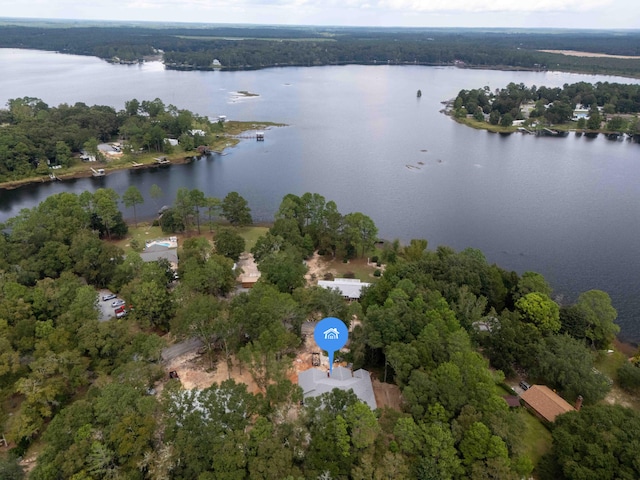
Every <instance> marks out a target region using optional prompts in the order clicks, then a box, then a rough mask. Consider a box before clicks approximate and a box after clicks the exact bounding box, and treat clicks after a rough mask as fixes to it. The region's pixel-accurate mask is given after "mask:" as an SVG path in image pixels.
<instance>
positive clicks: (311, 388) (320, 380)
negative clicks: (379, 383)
mask: <svg viewBox="0 0 640 480" xmlns="http://www.w3.org/2000/svg"><path fill="white" fill-rule="evenodd" d="M298 385H300V388H302V392H303V395H304V398H309V397H317V396H319V395H322V394H323V393H328V392H330V391H332V390H333V389H334V388H339V389H340V390H345V391H348V390H353V393H355V395H356V396H357V397H358V398H359V399H360V400H361V401H362V402H364V403H366V404H367V405H369V407H370V408H371V409H372V410H375V409H376V408H377V407H378V405H377V403H376V397H375V395H374V394H373V385H372V383H371V374H370V373H369V372H367V371H366V370H362V369H360V370H356V371H355V372H354V371H352V370H351V369H350V368H346V367H335V368H334V369H333V373H331V374H330V373H329V371H328V370H322V369H320V368H310V369H309V370H305V371H304V372H300V373H299V374H298Z"/></svg>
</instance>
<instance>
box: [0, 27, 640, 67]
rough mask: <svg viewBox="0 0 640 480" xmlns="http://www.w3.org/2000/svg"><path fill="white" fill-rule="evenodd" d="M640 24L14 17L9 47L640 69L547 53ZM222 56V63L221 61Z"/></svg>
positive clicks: (629, 52)
mask: <svg viewBox="0 0 640 480" xmlns="http://www.w3.org/2000/svg"><path fill="white" fill-rule="evenodd" d="M638 45H640V33H638V32H637V31H632V30H629V31H615V32H613V31H611V32H607V31H589V30H559V31H550V32H547V31H544V30H509V29H492V30H487V29H446V28H442V29H435V28H370V27H360V28H356V27H319V26H316V27H311V26H309V27H300V26H277V27H276V26H242V25H238V26H215V25H196V26H192V27H188V26H177V25H167V24H153V23H138V24H122V23H109V22H103V23H95V24H86V25H85V24H83V23H82V22H80V23H75V24H73V25H69V24H66V23H64V22H55V23H53V24H51V25H42V22H40V23H35V24H34V23H29V22H27V21H18V20H13V21H8V20H5V22H4V24H3V25H0V47H5V48H29V49H38V50H52V51H57V52H63V53H71V54H76V55H93V56H97V57H100V58H103V59H106V60H109V61H115V62H138V61H142V60H143V59H144V58H145V57H148V56H153V55H155V56H159V55H161V56H162V58H163V60H164V63H165V65H166V66H167V67H168V68H175V69H205V70H207V69H213V68H221V69H223V70H224V69H247V68H266V67H273V66H316V65H344V64H368V65H370V64H384V65H386V64H392V65H409V64H411V65H414V64H417V65H456V66H459V67H471V68H478V67H481V68H501V69H525V70H559V71H569V72H584V73H593V74H595V73H598V74H609V75H622V76H629V77H638V76H640V60H639V59H633V58H631V59H628V58H615V57H599V58H593V57H590V58H585V57H577V56H568V55H561V54H557V53H548V52H543V51H542V50H574V51H582V52H593V53H602V54H608V55H614V56H615V55H617V56H623V55H624V56H640V47H638ZM214 60H218V62H219V64H214Z"/></svg>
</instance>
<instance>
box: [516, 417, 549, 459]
mask: <svg viewBox="0 0 640 480" xmlns="http://www.w3.org/2000/svg"><path fill="white" fill-rule="evenodd" d="M518 415H520V418H521V420H522V423H523V424H524V426H525V429H524V432H522V444H523V445H524V446H525V453H526V455H527V456H528V457H529V458H530V459H531V461H532V462H533V464H534V465H537V464H538V462H539V461H540V458H542V456H543V455H544V454H545V453H547V452H548V451H549V450H550V449H551V432H550V431H549V430H547V428H546V427H545V426H544V425H542V422H540V420H538V419H537V418H536V417H535V416H534V415H533V414H531V413H530V412H529V411H528V410H527V409H525V408H521V409H520V410H519V411H518Z"/></svg>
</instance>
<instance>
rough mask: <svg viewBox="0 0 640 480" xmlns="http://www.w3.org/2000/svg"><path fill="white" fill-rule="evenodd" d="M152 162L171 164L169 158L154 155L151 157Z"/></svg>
mask: <svg viewBox="0 0 640 480" xmlns="http://www.w3.org/2000/svg"><path fill="white" fill-rule="evenodd" d="M153 163H154V164H156V165H171V160H169V159H168V158H167V157H156V158H154V159H153Z"/></svg>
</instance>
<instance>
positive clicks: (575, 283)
mask: <svg viewBox="0 0 640 480" xmlns="http://www.w3.org/2000/svg"><path fill="white" fill-rule="evenodd" d="M0 71H1V72H3V73H2V75H1V76H0V104H4V103H6V101H7V100H9V99H11V98H16V97H23V96H32V97H38V98H41V99H42V100H44V101H45V102H46V103H48V104H49V105H51V106H57V105H58V104H60V103H70V104H73V103H75V102H84V103H86V104H88V105H94V104H100V105H111V106H113V107H115V108H116V109H122V108H124V102H125V101H126V100H130V99H132V98H137V99H138V100H140V101H142V100H153V99H154V98H156V97H158V98H160V99H162V100H163V101H164V102H165V103H166V104H173V105H175V106H177V107H178V108H186V109H189V110H192V111H194V112H197V113H199V114H201V115H209V116H211V117H215V116H217V115H227V116H228V117H229V118H231V119H238V120H256V121H275V122H283V123H286V124H287V125H288V126H287V127H282V128H274V129H270V130H268V131H267V133H266V139H265V142H264V143H262V142H254V141H249V140H247V141H244V142H243V143H241V144H240V145H239V146H238V147H236V148H233V149H230V150H228V151H227V152H226V154H225V155H216V156H213V157H211V158H210V159H208V160H205V159H203V160H200V161H197V162H194V163H192V164H190V165H185V166H172V167H169V168H167V169H159V170H156V171H152V170H148V171H137V172H126V171H125V172H117V173H113V174H110V175H108V176H107V177H106V178H103V179H81V180H75V181H65V182H57V183H55V184H43V185H42V186H37V187H29V188H25V189H20V190H14V191H2V192H0V221H3V220H6V219H7V218H9V217H11V216H14V215H16V214H17V213H18V212H19V210H20V209H21V208H28V207H32V206H34V205H36V204H37V203H39V202H40V201H42V200H43V199H44V198H46V197H47V196H48V195H51V194H53V193H57V192H60V191H72V192H81V191H83V190H86V189H89V190H95V189H96V188H99V187H109V188H113V189H115V190H116V191H117V192H119V193H120V194H122V193H123V192H124V191H125V190H126V189H127V187H128V186H129V185H132V184H133V185H136V186H138V187H139V188H140V190H141V192H142V193H143V194H144V195H146V197H147V200H146V203H145V205H143V208H142V209H141V208H140V207H138V212H139V214H140V210H143V212H142V214H143V215H148V216H151V215H153V214H154V212H155V211H157V209H158V207H159V206H161V205H162V204H170V203H171V202H172V201H173V198H174V197H175V192H176V191H177V189H178V188H180V187H187V188H198V189H200V190H202V191H204V192H205V193H206V194H207V195H208V196H218V197H224V196H225V195H226V194H227V193H228V192H230V191H234V190H235V191H238V192H240V193H241V194H242V195H243V196H244V197H245V198H247V200H248V201H249V203H250V206H251V208H252V213H253V216H254V219H256V220H265V221H268V220H271V219H272V217H273V213H274V212H275V210H276V209H277V207H278V204H279V203H280V200H281V199H282V197H283V196H284V195H285V194H287V193H295V194H298V195H299V194H302V193H304V192H306V191H310V192H317V193H320V194H322V195H324V196H325V198H326V199H327V200H334V201H336V203H337V204H338V208H339V209H340V211H341V212H342V213H348V212H351V211H361V212H363V213H365V214H367V215H369V216H371V217H372V218H373V219H374V221H375V222H376V224H377V225H378V228H379V230H380V236H381V237H383V238H388V239H393V238H400V239H401V240H403V241H408V240H409V239H411V238H426V239H428V240H429V246H430V248H435V247H436V246H438V245H443V244H444V245H450V246H452V247H454V248H455V249H457V250H460V249H463V248H466V247H474V248H479V249H481V250H482V251H483V252H484V253H485V255H486V256H487V259H488V260H489V261H490V262H496V263H498V264H499V265H501V266H502V267H504V268H507V269H511V270H516V271H518V272H519V273H522V272H524V271H527V270H534V271H538V272H540V273H542V274H543V275H544V276H545V277H546V278H547V280H548V281H549V282H550V283H551V284H552V286H553V288H554V290H555V293H556V294H557V295H560V296H563V297H564V298H565V299H566V300H574V299H575V298H576V297H577V295H578V294H579V293H581V292H583V291H586V290H589V289H593V288H597V289H602V290H605V291H607V292H608V293H609V294H610V295H611V297H612V300H613V303H614V306H615V307H616V309H617V310H618V313H619V318H618V322H619V324H620V325H621V327H622V337H623V338H625V339H628V340H634V341H638V340H640V315H639V314H638V311H639V310H640V281H639V274H638V272H640V255H639V254H640V145H637V144H631V143H629V142H626V141H620V142H615V141H608V140H606V139H604V138H596V139H591V140H590V139H586V138H584V137H581V138H580V137H576V136H573V135H570V136H569V137H567V138H563V139H558V138H538V137H534V136H525V135H520V134H514V135H510V136H501V135H495V134H489V133H487V132H484V131H476V130H472V129H470V128H466V127H464V126H461V125H458V124H456V123H455V122H453V121H452V120H451V119H450V118H448V117H446V116H444V115H442V114H441V113H440V110H441V109H442V107H443V105H442V104H441V101H442V100H446V99H450V98H453V97H455V96H456V95H457V93H458V91H459V90H461V89H472V88H479V87H483V86H485V85H488V86H489V87H491V88H492V89H495V88H500V87H503V86H506V85H507V84H508V83H509V82H515V83H524V84H525V85H527V86H532V85H537V86H541V85H545V86H561V85H563V84H564V83H574V82H578V81H587V82H596V81H610V82H634V83H637V81H634V80H629V79H621V78H615V77H602V76H589V75H572V74H559V73H553V72H547V73H544V72H541V73H535V72H498V71H479V70H459V69H455V68H430V67H389V66H378V67H370V66H345V67H314V68H282V69H268V70H260V71H249V72H173V71H165V70H164V68H163V67H162V65H160V64H159V63H149V64H145V65H141V66H122V65H110V64H107V63H105V62H103V61H101V60H98V59H95V58H89V57H74V56H70V55H61V54H55V53H47V52H34V51H18V50H1V49H0ZM418 89H421V90H422V93H423V95H422V98H420V99H417V98H416V91H417V90H418ZM240 90H248V91H250V92H255V93H257V94H259V96H258V97H251V98H242V97H239V96H238V95H237V94H236V93H235V92H237V91H240ZM152 184H157V185H159V186H160V187H161V188H162V190H163V192H164V198H163V199H161V200H160V201H159V202H158V204H155V203H154V202H153V201H152V200H151V199H150V197H149V196H148V192H149V188H150V186H151V185H152ZM123 209H124V207H123ZM125 213H127V214H128V215H132V212H127V211H126V210H125Z"/></svg>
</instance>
